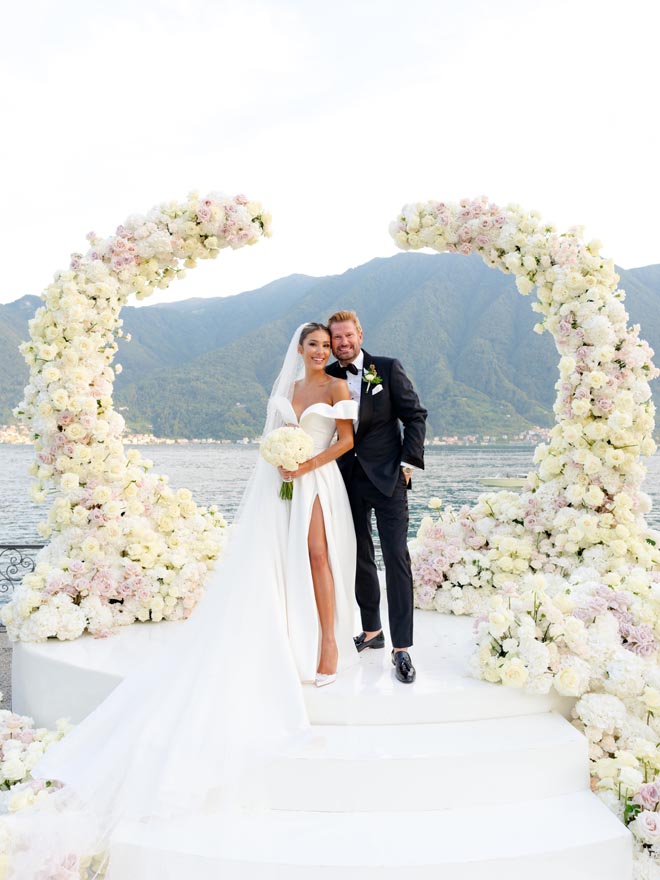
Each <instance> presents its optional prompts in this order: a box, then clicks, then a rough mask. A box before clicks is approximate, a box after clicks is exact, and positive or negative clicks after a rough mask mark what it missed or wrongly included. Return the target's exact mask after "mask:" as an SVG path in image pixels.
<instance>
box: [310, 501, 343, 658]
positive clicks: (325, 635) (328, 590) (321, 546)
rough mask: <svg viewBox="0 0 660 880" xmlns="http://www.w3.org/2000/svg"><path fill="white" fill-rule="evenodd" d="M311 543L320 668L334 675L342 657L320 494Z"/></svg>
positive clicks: (313, 513) (311, 524)
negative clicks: (340, 654) (317, 617)
mask: <svg viewBox="0 0 660 880" xmlns="http://www.w3.org/2000/svg"><path fill="white" fill-rule="evenodd" d="M307 546H308V548H309V562H310V565H311V568H312V581H313V582H314V596H315V598H316V608H317V610H318V613H319V623H320V625H321V657H320V659H319V666H318V669H317V670H316V671H317V672H320V673H323V674H325V675H331V674H332V673H334V672H336V671H337V660H338V656H339V655H338V652H337V642H336V640H335V584H334V581H333V579H332V571H331V569H330V560H329V559H328V541H327V538H326V535H325V522H324V520H323V510H322V508H321V502H320V501H319V498H318V496H317V497H316V499H315V501H314V505H313V507H312V517H311V519H310V523H309V535H308V538H307Z"/></svg>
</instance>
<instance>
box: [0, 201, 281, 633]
mask: <svg viewBox="0 0 660 880" xmlns="http://www.w3.org/2000/svg"><path fill="white" fill-rule="evenodd" d="M268 235H270V217H269V215H268V214H266V213H264V211H263V210H262V208H261V206H260V205H258V204H257V203H255V202H250V201H248V199H247V198H246V197H245V196H236V197H234V198H227V197H225V196H222V195H218V194H211V195H209V196H208V197H206V198H202V197H200V196H199V195H198V194H196V193H193V194H191V195H190V196H189V198H188V200H187V201H185V202H183V203H178V202H168V203H166V204H162V205H160V206H158V207H155V208H153V209H152V210H151V211H150V212H149V213H148V214H147V215H146V216H141V215H133V216H131V217H129V218H128V220H127V221H126V222H125V223H124V224H123V225H122V226H120V227H119V228H118V229H117V231H116V233H115V235H112V236H110V237H109V238H105V239H102V238H100V237H98V236H97V235H96V234H95V233H90V235H89V236H88V239H89V241H90V249H89V250H88V252H87V253H86V254H85V255H84V256H83V255H81V254H74V255H73V257H72V259H71V265H70V267H69V269H68V270H66V271H63V272H58V273H57V274H56V275H55V278H54V280H53V282H52V283H51V284H50V285H49V287H48V288H47V289H46V290H45V291H44V293H43V294H42V299H43V301H44V305H43V306H41V307H40V308H39V309H38V310H37V312H36V314H35V316H34V318H33V319H32V320H31V321H30V325H29V327H30V340H29V341H28V342H25V343H23V344H22V346H21V351H22V354H23V356H24V358H25V360H26V361H27V363H28V365H29V367H30V381H29V384H28V385H27V387H26V389H25V393H24V399H23V401H22V402H21V404H20V405H19V406H18V408H17V410H16V414H17V415H18V416H19V417H20V418H21V420H22V422H23V423H24V424H25V425H26V426H28V427H29V429H30V432H31V434H32V436H33V438H34V446H35V452H36V461H35V462H34V464H33V466H32V468H31V475H32V476H33V477H34V478H35V482H34V484H33V486H32V490H31V496H32V498H33V500H34V501H37V502H44V501H46V500H47V498H49V496H50V495H52V496H54V497H53V500H52V505H51V507H50V510H49V513H48V521H47V522H45V523H43V524H42V525H41V526H40V532H41V534H42V536H43V537H45V538H50V543H49V544H48V545H47V546H46V547H45V548H44V549H43V550H42V551H41V552H40V554H39V556H38V559H37V565H36V568H35V571H34V573H33V574H30V575H27V576H26V577H25V578H24V579H23V582H22V584H21V586H20V587H19V589H18V590H17V592H16V595H15V597H14V598H13V600H12V601H11V602H10V603H9V604H8V605H7V606H5V608H4V609H3V612H2V621H3V623H4V624H5V626H6V627H7V632H8V634H9V636H10V638H11V639H14V640H15V639H23V640H26V641H40V640H43V639H46V638H52V637H56V638H58V639H74V638H77V637H78V636H80V635H81V634H82V633H83V632H85V631H88V632H90V633H92V634H94V635H96V636H104V635H107V634H108V633H109V632H111V631H112V629H113V628H115V627H116V626H118V625H125V624H128V623H132V622H133V621H136V620H138V621H147V620H177V619H181V618H184V617H187V616H188V615H189V614H190V613H191V611H192V609H193V608H194V607H195V605H196V603H197V601H198V600H199V598H200V596H201V594H202V591H203V583H204V580H205V577H206V575H207V573H208V570H209V568H210V567H211V566H212V565H213V561H214V560H215V559H216V558H217V556H218V555H219V553H220V552H221V549H222V545H223V541H224V536H225V532H226V523H225V522H224V520H223V518H222V517H221V516H220V514H219V513H218V510H217V509H216V508H214V507H211V508H209V509H205V508H198V507H197V505H196V504H195V502H194V501H193V499H192V495H191V493H190V491H189V490H188V489H185V488H182V489H179V490H178V491H176V492H175V491H174V490H173V489H172V488H171V487H170V486H169V484H168V478H167V477H166V476H161V475H158V474H155V473H153V472H152V470H151V468H152V463H151V462H150V461H149V460H147V459H143V458H142V456H141V455H140V453H139V451H138V450H135V449H131V450H129V451H128V452H126V451H125V450H124V446H123V443H122V433H123V431H124V419H123V418H122V416H121V415H120V414H119V413H118V412H116V411H115V409H114V408H113V400H112V390H113V382H114V377H115V375H116V374H118V373H119V372H120V371H121V366H120V365H119V364H114V365H113V359H114V356H115V353H116V351H117V343H116V340H115V337H116V336H117V337H121V336H122V335H123V331H122V320H121V318H120V317H119V315H120V311H121V308H122V306H123V305H124V304H125V303H126V301H127V299H128V297H129V296H130V295H131V294H133V293H135V294H136V296H137V297H138V299H143V298H144V297H146V296H148V295H149V294H151V293H152V292H153V291H154V290H155V289H157V288H165V287H167V286H168V285H169V284H170V282H171V281H172V279H174V278H175V277H178V278H182V277H183V276H184V274H185V268H193V267H194V266H195V265H196V263H197V261H198V260H200V259H208V258H210V259H213V258H214V257H217V255H218V254H219V252H220V250H222V249H223V248H227V247H231V248H234V249H236V248H239V247H243V246H244V245H249V244H255V243H256V242H257V241H259V239H260V238H262V237H263V236H268ZM125 338H126V339H128V338H129V336H128V335H127V336H126V337H125Z"/></svg>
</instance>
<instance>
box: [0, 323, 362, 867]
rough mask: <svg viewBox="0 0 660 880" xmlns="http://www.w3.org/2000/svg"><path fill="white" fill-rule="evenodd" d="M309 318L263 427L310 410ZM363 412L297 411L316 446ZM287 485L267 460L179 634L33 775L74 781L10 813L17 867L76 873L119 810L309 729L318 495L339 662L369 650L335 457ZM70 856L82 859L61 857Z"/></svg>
mask: <svg viewBox="0 0 660 880" xmlns="http://www.w3.org/2000/svg"><path fill="white" fill-rule="evenodd" d="M300 330H301V328H298V330H297V331H296V333H295V334H294V336H293V338H292V340H291V343H290V345H289V350H288V352H287V356H286V358H285V361H284V365H283V368H282V371H281V373H280V375H279V377H278V379H277V381H276V383H275V386H274V388H273V393H272V395H271V399H270V402H269V407H268V417H267V421H266V431H269V430H272V429H273V428H274V427H277V426H279V425H282V424H290V423H294V424H295V423H297V422H298V420H297V419H296V415H295V412H294V410H293V406H292V403H291V400H292V397H293V385H294V381H295V380H296V378H298V377H299V376H300V375H301V374H302V359H301V358H299V357H298V356H297V340H298V338H299V335H300ZM356 416H357V404H356V403H354V402H353V401H348V400H347V401H341V402H340V403H338V404H335V406H330V405H328V404H325V403H315V404H312V405H311V406H309V407H307V409H306V410H305V411H304V412H303V413H302V414H301V418H300V426H301V427H302V428H303V429H304V430H305V431H307V432H308V433H309V434H310V435H311V436H312V438H313V440H314V447H315V452H320V451H322V450H324V449H326V448H327V447H328V446H329V445H330V444H331V443H332V441H333V438H334V434H335V427H336V425H335V419H338V418H342V419H343V418H356ZM280 485H281V478H280V476H279V473H278V471H277V470H276V468H274V467H272V466H271V465H268V464H266V462H265V461H263V460H261V459H260V460H259V462H258V463H257V465H256V467H255V471H254V473H253V476H252V478H251V481H250V483H249V485H248V488H247V489H246V492H245V495H244V498H243V502H242V506H241V509H240V511H239V515H238V521H237V525H236V526H235V527H234V530H233V532H232V534H231V535H230V539H229V544H228V548H227V549H226V551H225V553H224V555H223V557H222V558H221V560H220V562H219V563H218V564H217V566H216V568H215V570H214V572H213V573H212V575H211V577H210V582H209V585H208V588H207V590H206V592H205V594H204V597H203V598H202V600H201V602H200V603H199V605H198V607H197V608H196V609H195V611H194V612H193V614H192V616H191V618H190V619H189V620H187V621H185V622H184V623H181V624H176V626H178V627H180V629H179V631H178V632H177V633H176V635H175V638H174V639H173V640H172V641H169V644H168V645H167V648H166V649H162V650H159V651H158V652H157V653H156V654H155V655H154V656H153V657H152V658H149V659H148V660H146V661H145V663H144V664H143V665H142V666H141V667H140V668H139V669H137V670H136V671H135V672H133V673H131V674H130V675H128V676H127V677H126V678H125V679H124V681H123V682H122V683H121V684H120V685H118V686H117V688H116V689H115V690H114V691H113V692H112V693H111V694H110V695H109V697H108V698H107V699H106V700H105V701H104V702H103V703H102V704H101V705H100V706H98V708H97V709H96V710H95V711H94V712H92V713H91V714H90V715H89V716H88V717H87V718H86V719H85V720H84V721H82V722H81V723H80V724H79V725H78V726H77V727H75V728H74V729H73V730H72V731H71V733H69V734H67V736H66V737H65V738H64V739H63V740H61V741H60V742H58V743H55V744H53V745H52V746H51V747H49V749H48V752H47V753H46V755H45V756H44V758H43V759H42V760H41V761H40V762H39V764H38V765H37V766H36V768H35V769H34V770H33V774H32V775H33V776H34V777H35V778H39V779H44V780H59V781H60V782H62V783H64V787H63V788H62V789H61V790H60V791H58V792H56V793H55V794H53V795H50V796H49V797H47V798H45V799H44V801H43V802H42V803H41V804H37V805H35V807H34V808H30V809H27V810H24V811H20V812H18V813H16V814H13V815H12V816H10V817H8V818H5V819H4V820H3V824H5V825H6V827H7V829H8V832H9V835H10V839H11V847H10V866H9V874H8V877H10V878H12V880H37V878H44V877H49V878H50V877H51V876H53V877H55V876H57V877H59V876H62V877H68V876H71V877H73V876H75V877H78V876H79V874H78V873H76V871H78V870H79V867H78V865H77V864H76V859H77V858H78V856H80V854H87V855H91V854H94V853H98V852H101V851H105V852H106V853H107V852H110V853H111V851H112V833H113V830H114V829H115V828H116V827H117V825H118V823H120V822H125V821H128V822H133V821H152V822H153V821H158V819H160V818H170V817H172V816H176V815H184V814H190V813H197V812H199V811H202V812H205V811H209V810H210V811H214V810H217V809H218V808H219V806H224V807H226V806H229V807H231V806H232V805H233V804H234V803H236V802H238V801H239V800H240V796H239V793H240V795H242V792H241V785H242V781H243V780H244V778H245V776H246V774H248V772H249V775H250V777H251V778H253V777H254V772H253V771H254V767H255V765H256V766H258V765H259V762H265V761H268V760H271V759H273V758H275V757H276V756H277V755H278V754H282V753H283V752H286V751H288V750H290V749H292V748H295V747H297V746H299V745H300V743H301V742H302V741H304V740H305V738H306V737H308V736H309V722H308V719H307V714H306V710H305V704H304V700H303V691H302V687H301V684H300V682H301V680H302V681H309V680H313V679H314V674H315V672H316V666H317V662H318V648H319V626H318V615H317V610H316V605H315V600H314V591H313V585H312V579H311V569H310V563H309V555H308V549H307V535H308V530H309V521H310V517H311V511H312V505H313V504H314V501H315V499H316V497H318V498H319V501H320V504H321V508H322V510H323V515H324V521H325V529H326V536H327V542H328V551H329V559H330V565H331V568H332V573H333V578H334V584H335V599H336V622H335V623H336V636H337V643H338V647H339V657H340V669H341V668H345V667H346V666H347V665H349V664H350V663H352V662H355V661H356V660H357V654H356V652H355V646H354V644H353V639H352V627H353V622H354V596H353V589H354V576H355V534H354V532H353V525H352V519H351V513H350V507H349V503H348V498H347V496H346V491H345V488H344V483H343V480H342V478H341V475H340V473H339V469H338V467H337V464H336V462H335V461H332V462H330V463H328V464H326V465H324V466H322V467H319V468H317V469H315V470H313V471H311V472H310V473H309V474H305V475H304V476H302V477H300V478H297V479H296V480H295V481H294V492H293V499H292V501H291V502H287V501H282V500H281V499H280V498H279V497H278V496H279V488H280ZM150 625H153V624H150ZM158 625H160V626H169V625H173V624H167V623H164V624H158ZM63 865H64V866H65V867H66V866H71V867H72V868H75V870H72V871H71V874H70V875H69V874H68V873H64V872H61V871H60V868H61V866H63ZM97 867H98V865H97V864H92V865H91V866H90V867H88V869H87V870H88V874H87V876H88V877H93V876H96V873H95V872H96V869H97ZM82 876H85V875H84V873H83V875H82ZM107 877H108V880H125V878H115V877H113V874H112V858H111V859H110V864H109V867H108V873H107Z"/></svg>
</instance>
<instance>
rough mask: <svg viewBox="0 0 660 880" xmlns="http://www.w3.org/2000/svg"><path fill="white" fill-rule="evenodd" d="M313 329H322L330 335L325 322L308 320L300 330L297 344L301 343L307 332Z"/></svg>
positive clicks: (311, 331) (312, 331)
mask: <svg viewBox="0 0 660 880" xmlns="http://www.w3.org/2000/svg"><path fill="white" fill-rule="evenodd" d="M315 330H323V332H324V333H327V334H328V336H330V330H329V329H328V328H327V327H326V326H325V324H320V323H319V322H318V321H310V323H309V324H305V326H304V327H303V328H302V330H301V331H300V336H299V337H298V345H302V344H303V342H304V341H305V339H306V338H307V337H308V336H309V334H310V333H314V331H315Z"/></svg>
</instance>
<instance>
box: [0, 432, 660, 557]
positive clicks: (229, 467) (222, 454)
mask: <svg viewBox="0 0 660 880" xmlns="http://www.w3.org/2000/svg"><path fill="white" fill-rule="evenodd" d="M140 448H141V452H142V455H143V456H144V457H145V458H150V459H151V460H152V461H153V462H154V469H155V470H156V471H157V472H158V473H164V474H168V475H169V477H170V484H171V485H172V486H173V487H174V488H179V487H181V486H186V487H187V488H189V489H190V490H191V491H192V492H193V495H194V498H195V501H197V502H198V503H199V504H203V505H211V504H217V505H218V507H219V508H220V510H221V511H222V513H223V514H224V516H225V517H226V518H227V520H229V521H230V522H231V521H232V520H233V518H234V515H235V513H236V510H237V507H238V504H239V501H240V499H241V495H242V494H243V489H244V487H245V484H246V482H247V480H248V477H249V475H250V472H251V471H252V468H253V466H254V463H255V461H256V458H257V455H258V452H257V448H256V446H241V445H232V446H220V445H217V444H195V445H190V444H189V445H181V446H144V447H140ZM533 453H534V450H533V448H532V447H528V446H524V447H522V446H520V447H519V446H453V447H442V448H440V447H427V449H426V455H425V460H426V470H424V471H422V472H419V473H417V474H416V475H415V476H414V477H413V490H412V491H411V492H410V494H409V502H410V520H411V522H410V536H411V537H412V536H413V535H414V534H415V532H416V530H417V528H418V526H419V523H420V521H421V519H422V517H423V516H424V515H425V514H427V513H428V507H427V502H428V499H429V498H430V497H431V496H434V495H435V496H438V497H440V498H442V500H443V504H444V506H445V507H446V506H448V505H452V506H453V507H460V506H461V505H462V504H470V503H473V502H474V501H475V500H476V498H477V496H478V495H479V494H481V493H482V492H485V491H491V490H489V489H487V488H486V487H484V486H482V485H481V484H480V483H479V480H480V478H481V477H486V476H495V475H497V474H505V473H508V474H518V473H525V472H526V471H527V470H529V469H530V468H531V466H532V456H533ZM33 456H34V451H33V449H32V447H31V446H11V445H0V544H9V543H28V544H30V543H39V542H40V541H41V538H40V537H39V534H38V532H37V530H36V526H37V523H39V522H40V521H41V520H42V519H44V518H45V514H46V511H47V505H43V506H38V505H36V504H34V503H33V502H32V501H30V499H29V497H28V488H29V485H30V477H29V476H28V475H27V469H28V467H29V465H30V464H31V462H32V460H33ZM647 465H648V475H647V479H646V483H645V486H644V489H645V491H646V492H648V493H649V495H650V496H651V497H652V499H653V510H652V512H651V515H650V516H649V518H648V519H649V522H650V523H651V524H652V525H653V526H654V527H655V528H660V454H659V455H655V456H653V457H652V458H651V459H649V460H648V462H647Z"/></svg>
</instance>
